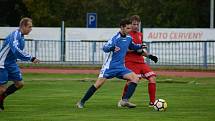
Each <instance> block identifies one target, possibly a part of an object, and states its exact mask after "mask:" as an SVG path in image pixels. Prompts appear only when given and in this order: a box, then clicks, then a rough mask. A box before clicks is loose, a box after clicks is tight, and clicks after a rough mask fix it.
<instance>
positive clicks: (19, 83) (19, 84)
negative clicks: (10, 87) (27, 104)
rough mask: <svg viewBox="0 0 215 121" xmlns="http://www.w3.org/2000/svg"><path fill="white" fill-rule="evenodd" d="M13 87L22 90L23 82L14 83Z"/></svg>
mask: <svg viewBox="0 0 215 121" xmlns="http://www.w3.org/2000/svg"><path fill="white" fill-rule="evenodd" d="M15 85H16V87H17V88H18V89H21V88H23V86H24V82H23V81H18V82H15Z"/></svg>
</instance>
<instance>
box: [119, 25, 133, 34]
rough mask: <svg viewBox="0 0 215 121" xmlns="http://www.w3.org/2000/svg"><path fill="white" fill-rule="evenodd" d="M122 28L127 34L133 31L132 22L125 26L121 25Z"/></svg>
mask: <svg viewBox="0 0 215 121" xmlns="http://www.w3.org/2000/svg"><path fill="white" fill-rule="evenodd" d="M121 29H122V33H123V34H126V35H127V34H129V32H130V31H131V24H127V25H126V26H125V27H121Z"/></svg>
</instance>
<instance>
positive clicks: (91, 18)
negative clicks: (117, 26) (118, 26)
mask: <svg viewBox="0 0 215 121" xmlns="http://www.w3.org/2000/svg"><path fill="white" fill-rule="evenodd" d="M96 27H97V15H96V13H87V28H96Z"/></svg>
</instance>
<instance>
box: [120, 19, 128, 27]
mask: <svg viewBox="0 0 215 121" xmlns="http://www.w3.org/2000/svg"><path fill="white" fill-rule="evenodd" d="M128 24H131V21H130V19H129V18H124V19H121V21H120V23H119V26H120V27H125V26H126V25H128Z"/></svg>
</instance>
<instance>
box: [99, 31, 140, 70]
mask: <svg viewBox="0 0 215 121" xmlns="http://www.w3.org/2000/svg"><path fill="white" fill-rule="evenodd" d="M115 46H117V47H119V48H120V50H119V51H117V52H114V51H112V50H111V48H113V47H115ZM141 48H142V46H141V45H140V44H134V43H133V42H132V38H131V36H130V35H126V36H125V37H122V35H121V33H120V32H118V33H117V34H116V35H115V36H114V37H113V38H112V39H110V40H109V41H108V42H107V43H106V44H105V45H104V46H103V51H104V52H105V53H108V56H107V57H106V59H105V62H104V64H103V67H102V68H106V69H109V68H121V67H124V66H125V65H124V63H125V55H126V53H127V51H128V49H130V50H138V49H141Z"/></svg>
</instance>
